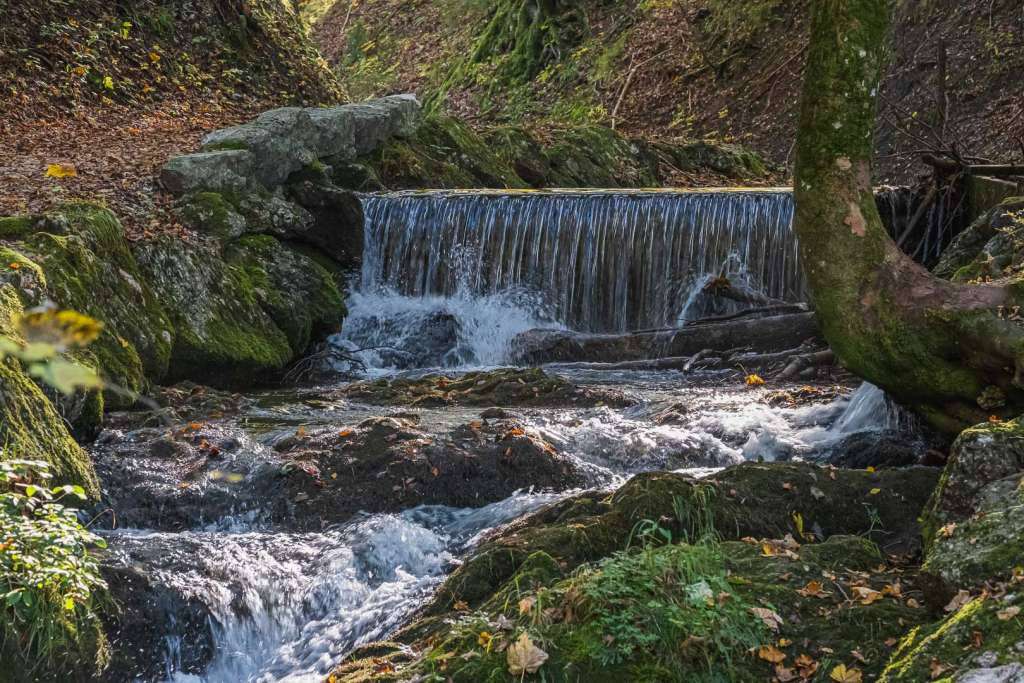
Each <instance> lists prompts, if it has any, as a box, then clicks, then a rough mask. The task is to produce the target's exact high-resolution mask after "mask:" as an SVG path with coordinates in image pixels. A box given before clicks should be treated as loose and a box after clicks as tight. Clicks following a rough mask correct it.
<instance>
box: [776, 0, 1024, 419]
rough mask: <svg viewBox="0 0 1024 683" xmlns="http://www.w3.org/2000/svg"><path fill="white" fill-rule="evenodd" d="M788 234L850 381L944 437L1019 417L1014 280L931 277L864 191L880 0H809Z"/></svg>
mask: <svg viewBox="0 0 1024 683" xmlns="http://www.w3.org/2000/svg"><path fill="white" fill-rule="evenodd" d="M813 7H814V9H813V17H812V28H811V46H810V50H809V56H808V67H807V75H806V80H805V82H804V94H803V101H802V109H801V117H800V124H799V129H798V134H797V135H798V139H797V157H796V172H795V181H794V184H795V197H796V219H795V229H796V233H797V236H798V238H799V240H800V249H801V256H802V259H803V263H804V268H805V271H806V275H807V279H808V283H809V285H810V288H811V292H812V300H813V303H814V306H815V309H816V311H817V314H818V319H819V321H820V324H821V327H822V332H823V334H824V336H825V338H826V339H827V341H828V342H829V344H830V345H831V346H832V348H833V350H834V351H835V353H836V355H837V357H838V358H839V359H840V360H841V362H842V363H843V364H844V365H846V367H848V368H849V369H850V370H851V371H852V372H854V373H856V374H858V375H860V376H861V377H863V378H864V379H866V380H868V381H870V382H872V383H874V384H876V385H878V386H879V387H881V388H883V389H885V390H886V391H888V392H889V393H890V394H892V395H893V396H894V397H895V398H897V400H899V401H901V402H903V403H905V404H907V405H908V406H910V407H912V408H915V409H916V410H918V411H919V412H920V413H921V414H922V415H924V416H925V417H926V418H927V419H928V420H929V421H930V422H931V423H932V424H933V425H934V426H936V427H937V428H939V429H941V430H943V431H945V432H955V431H959V430H960V429H962V428H963V427H965V426H967V425H969V424H972V423H976V422H979V421H982V420H984V419H985V418H987V417H988V416H989V415H992V414H997V415H1000V416H1003V417H1008V416H1011V415H1017V414H1019V413H1021V412H1022V411H1024V391H1022V388H1024V381H1022V378H1024V371H1022V363H1021V360H1022V358H1024V353H1022V351H1024V334H1022V327H1021V323H1020V322H1015V321H1013V320H1010V319H1008V318H1010V317H1014V316H1011V315H1009V312H1010V311H1011V310H1012V308H1011V307H1012V306H1015V305H1019V304H1020V303H1021V302H1022V300H1024V296H1022V295H1024V291H1022V288H1021V285H1020V284H1019V283H1016V282H1013V283H1009V284H1000V285H957V284H953V283H950V282H947V281H945V280H940V279H939V278H936V277H934V276H932V275H931V274H930V273H929V272H928V271H926V270H925V269H924V268H922V267H921V266H918V265H917V264H916V263H914V262H913V261H912V260H911V259H910V258H909V257H908V256H906V255H905V254H903V253H902V252H901V251H900V250H899V249H898V248H897V247H896V245H895V244H894V243H893V242H892V240H891V239H890V238H889V236H888V235H887V233H886V231H885V228H884V227H883V225H882V221H881V218H880V217H879V214H878V210H877V208H876V205H875V200H874V195H873V193H872V187H871V156H872V152H873V149H874V144H873V131H874V123H875V108H876V100H877V93H878V88H879V83H880V80H881V76H882V74H883V72H884V67H885V62H886V59H885V54H884V50H885V45H886V33H887V30H888V24H889V3H888V1H887V0H814V2H813Z"/></svg>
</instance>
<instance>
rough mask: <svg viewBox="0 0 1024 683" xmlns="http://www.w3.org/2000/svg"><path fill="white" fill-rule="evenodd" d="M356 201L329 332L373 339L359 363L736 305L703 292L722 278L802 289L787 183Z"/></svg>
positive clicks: (432, 356)
mask: <svg viewBox="0 0 1024 683" xmlns="http://www.w3.org/2000/svg"><path fill="white" fill-rule="evenodd" d="M364 210H365V214H366V240H365V242H366V252H365V255H364V261H363V269H362V276H361V280H360V282H359V285H358V292H357V293H356V295H355V296H354V297H353V299H352V301H351V302H350V306H349V311H350V315H349V318H348V319H347V320H346V330H345V332H343V334H342V336H341V337H339V338H337V339H336V340H335V341H336V343H338V344H339V345H341V346H344V347H345V348H347V349H348V350H350V351H352V350H356V349H372V351H371V353H369V354H363V356H362V357H361V358H362V360H363V361H364V363H366V364H367V365H368V366H370V367H392V368H394V367H398V368H404V367H422V366H430V365H434V366H447V367H458V366H462V365H467V364H476V365H493V364H498V363H501V362H503V361H504V360H505V357H506V355H507V352H508V349H509V346H510V343H511V341H512V339H514V338H515V336H517V335H518V334H520V333H522V332H525V331H526V330H528V329H532V328H541V327H549V328H567V329H572V330H578V331H586V332H624V331H629V330H639V329H650V328H659V327H673V326H677V325H678V324H680V323H682V322H685V321H686V320H688V319H693V318H697V317H702V316H704V315H708V314H714V313H728V312H734V311H735V310H738V308H739V307H740V306H741V304H736V303H734V302H729V301H722V300H720V299H716V298H715V297H710V296H707V295H704V294H703V290H704V287H705V286H706V285H707V284H708V283H709V282H710V281H712V280H713V279H715V278H717V277H720V276H721V277H727V278H728V279H729V281H730V282H731V283H732V284H733V285H734V286H736V287H739V288H741V289H746V290H749V291H751V292H755V293H757V294H760V295H764V296H766V297H770V298H773V299H781V300H786V301H801V300H803V298H804V295H805V288H804V282H803V277H802V274H801V271H800V264H799V260H798V253H797V251H798V250H797V243H796V239H795V238H794V236H793V234H792V231H791V228H790V225H791V222H792V216H793V205H792V198H791V195H790V193H788V192H786V191H779V190H750V191H644V192H604V191H586V192H584V191H549V192H473V193H468V192H427V193H399V194H391V195H370V196H367V197H365V198H364ZM413 336H414V337H415V340H416V341H415V343H414V344H410V343H409V341H408V338H409V337H413ZM434 349H436V350H434ZM382 350H383V353H381V351H382Z"/></svg>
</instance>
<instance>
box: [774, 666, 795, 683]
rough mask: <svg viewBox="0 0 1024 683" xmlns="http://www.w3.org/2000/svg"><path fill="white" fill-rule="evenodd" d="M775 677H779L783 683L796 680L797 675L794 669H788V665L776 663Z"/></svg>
mask: <svg viewBox="0 0 1024 683" xmlns="http://www.w3.org/2000/svg"><path fill="white" fill-rule="evenodd" d="M775 677H776V678H777V679H779V680H780V681H782V683H786V682H787V681H793V680H796V677H797V675H796V674H795V673H793V670H792V669H787V668H786V667H784V666H782V665H781V664H776V665H775Z"/></svg>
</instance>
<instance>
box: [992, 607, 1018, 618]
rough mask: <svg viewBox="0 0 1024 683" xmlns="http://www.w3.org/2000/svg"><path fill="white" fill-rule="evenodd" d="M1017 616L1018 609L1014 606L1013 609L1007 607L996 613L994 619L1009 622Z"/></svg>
mask: <svg viewBox="0 0 1024 683" xmlns="http://www.w3.org/2000/svg"><path fill="white" fill-rule="evenodd" d="M1018 614H1020V607H1017V606H1016V605H1014V606H1013V607H1007V608H1006V609H1003V610H999V611H998V612H996V618H997V619H999V621H1009V620H1010V619H1013V618H1014V617H1015V616H1017V615H1018Z"/></svg>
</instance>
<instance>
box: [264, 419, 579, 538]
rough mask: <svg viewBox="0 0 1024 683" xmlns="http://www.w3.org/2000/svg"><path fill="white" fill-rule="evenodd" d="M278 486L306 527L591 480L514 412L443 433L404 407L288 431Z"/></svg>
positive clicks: (467, 503)
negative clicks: (304, 432)
mask: <svg viewBox="0 0 1024 683" xmlns="http://www.w3.org/2000/svg"><path fill="white" fill-rule="evenodd" d="M275 450H277V451H278V452H279V453H280V454H281V455H282V457H284V458H285V459H286V461H285V464H284V465H283V466H282V471H284V472H286V473H287V477H286V479H285V483H284V490H283V492H282V494H281V495H282V496H283V498H284V499H285V500H287V501H290V502H292V503H294V506H293V507H292V509H291V512H290V514H291V515H293V516H294V518H295V519H296V521H297V523H298V524H299V525H300V526H301V527H303V528H314V529H315V528H320V527H321V526H322V525H326V524H331V523H335V522H339V521H344V520H346V519H348V518H349V517H351V516H352V515H353V514H355V513H356V512H360V511H363V512H371V513H373V512H394V511H398V510H403V509H407V508H410V507H415V506H417V505H424V504H429V505H447V506H451V507H480V506H482V505H485V504H487V503H493V502H497V501H499V500H503V499H505V498H507V497H508V496H509V495H511V494H512V493H513V492H515V491H517V490H520V489H527V488H531V487H532V488H536V489H541V490H555V491H559V490H565V489H567V488H573V487H577V486H580V485H583V483H584V482H585V481H586V478H585V476H584V474H583V473H582V472H581V471H580V470H579V469H578V467H577V465H576V462H575V461H574V460H573V459H571V458H569V457H566V456H563V455H561V454H560V453H559V452H558V451H557V450H556V449H555V448H554V447H553V446H552V445H551V444H549V443H547V442H546V441H545V440H544V439H543V438H542V437H541V436H539V435H538V434H536V433H534V432H531V431H529V430H528V429H527V428H525V427H524V426H523V425H521V424H520V423H518V422H517V421H515V420H500V421H494V422H491V421H488V422H483V421H477V422H471V423H469V424H467V425H462V426H460V427H457V428H456V429H454V430H452V431H451V432H450V433H448V434H447V435H445V436H443V437H442V436H435V435H433V434H430V433H428V432H426V431H424V430H422V429H419V428H418V427H417V425H416V423H415V422H414V421H411V420H407V419H404V418H399V417H380V418H370V419H368V420H365V421H363V422H362V423H360V424H359V425H358V426H356V427H354V428H345V429H342V430H331V431H324V432H318V433H314V434H312V435H310V436H308V437H307V436H299V437H297V438H296V437H288V438H286V440H284V441H282V442H279V443H278V444H277V446H276V447H275Z"/></svg>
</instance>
